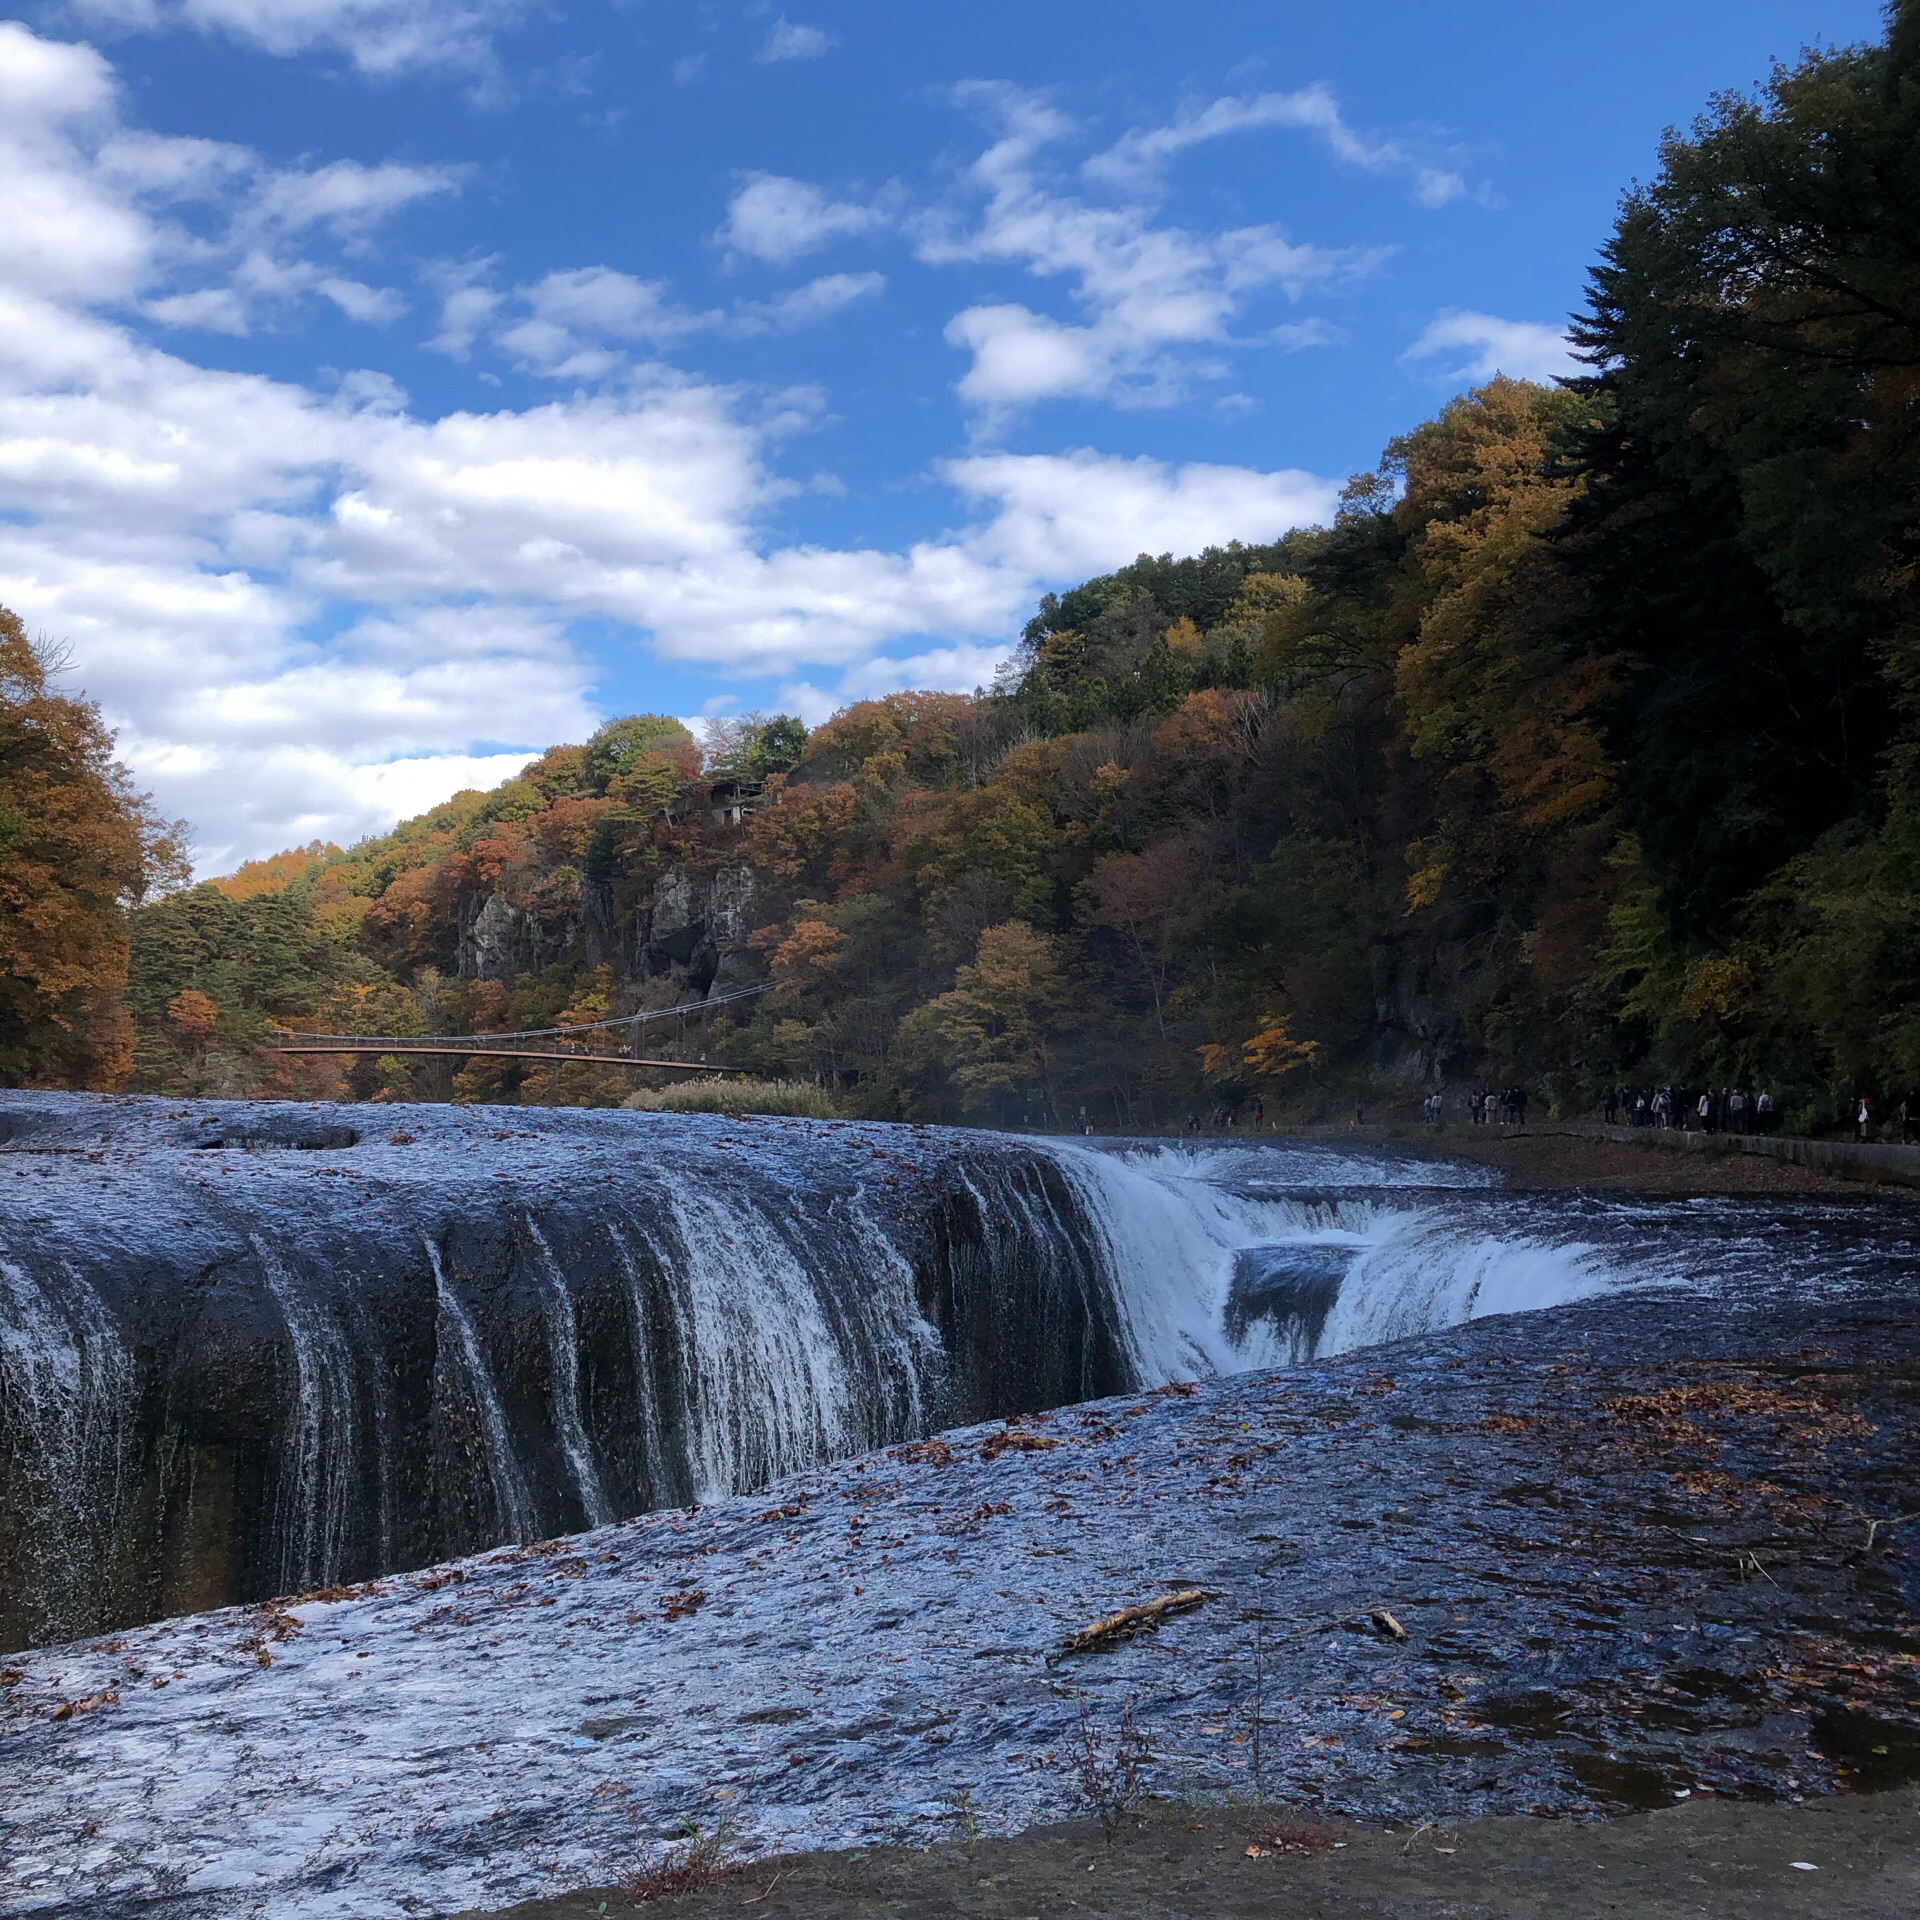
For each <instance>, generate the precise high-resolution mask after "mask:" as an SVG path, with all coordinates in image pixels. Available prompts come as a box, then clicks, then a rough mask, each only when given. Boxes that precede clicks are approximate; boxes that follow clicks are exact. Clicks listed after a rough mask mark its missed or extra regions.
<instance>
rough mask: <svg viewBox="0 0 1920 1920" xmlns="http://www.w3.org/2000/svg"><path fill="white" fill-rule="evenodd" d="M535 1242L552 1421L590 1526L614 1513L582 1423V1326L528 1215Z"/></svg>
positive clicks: (556, 1266) (547, 1248) (603, 1522)
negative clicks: (542, 1296)
mask: <svg viewBox="0 0 1920 1920" xmlns="http://www.w3.org/2000/svg"><path fill="white" fill-rule="evenodd" d="M522 1224H523V1225H524V1226H525V1228H526V1233H527V1238H528V1240H529V1241H530V1242H531V1243H532V1245H533V1250H534V1265H535V1266H536V1267H538V1269H539V1270H540V1277H541V1279H542V1280H543V1281H545V1283H546V1317H547V1353H548V1356H549V1358H550V1360H551V1362H552V1367H553V1373H552V1379H553V1387H552V1396H553V1424H554V1427H555V1430H556V1431H557V1432H558V1434H559V1436H560V1447H561V1451H562V1452H564V1453H565V1454H566V1456H567V1465H568V1466H569V1467H570V1468H571V1469H572V1470H573V1484H574V1488H575V1490H576V1491H577V1492H578V1493H579V1495H580V1505H581V1508H582V1510H583V1511H584V1512H585V1514H586V1516H587V1524H588V1526H590V1527H604V1526H605V1525H606V1524H607V1523H608V1522H609V1521H610V1520H612V1519H613V1518H614V1517H615V1515H614V1509H613V1503H612V1501H610V1500H609V1499H608V1498H607V1495H606V1489H605V1488H604V1487H603V1486H602V1485H601V1484H600V1470H599V1468H598V1467H596V1466H595V1465H594V1463H593V1443H592V1442H591V1441H590V1440H589V1439H588V1438H587V1430H586V1428H585V1427H584V1426H583V1425H582V1424H581V1421H580V1327H579V1323H578V1321H577V1319H576V1318H575V1315H574V1311H573V1295H572V1294H570V1293H569V1292H568V1291H567V1278H566V1275H565V1274H563V1273H562V1272H561V1271H560V1263H559V1261H557V1260H556V1259H555V1258H554V1257H553V1249H552V1248H551V1247H550V1246H549V1245H548V1244H547V1237H546V1235H545V1234H543V1233H542V1232H541V1231H540V1229H539V1228H538V1227H537V1226H536V1225H535V1224H534V1222H533V1220H532V1218H531V1217H529V1218H528V1219H526V1220H525V1221H524V1222H523V1223H522Z"/></svg>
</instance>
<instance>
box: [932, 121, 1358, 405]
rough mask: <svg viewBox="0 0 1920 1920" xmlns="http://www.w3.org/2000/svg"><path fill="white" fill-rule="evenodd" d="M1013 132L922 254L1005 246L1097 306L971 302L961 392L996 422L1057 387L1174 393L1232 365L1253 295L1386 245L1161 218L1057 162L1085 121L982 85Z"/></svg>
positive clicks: (1130, 396)
mask: <svg viewBox="0 0 1920 1920" xmlns="http://www.w3.org/2000/svg"><path fill="white" fill-rule="evenodd" d="M963 97H965V98H968V99H970V100H973V101H975V102H978V103H981V104H984V105H985V106H986V107H987V108H988V109H989V110H990V111H991V112H992V113H993V115H994V116H995V117H996V118H997V119H998V120H999V122H1000V137H999V138H998V139H997V140H996V141H995V142H994V143H993V144H992V145H991V146H990V147H989V148H988V149H987V150H986V152H985V153H983V154H982V155H981V157H980V158H979V159H978V160H977V161H976V162H975V163H974V164H973V166H972V168H971V169H970V170H969V176H968V177H969V179H970V181H971V183H972V184H973V185H974V187H975V188H976V189H978V190H980V191H981V192H983V193H984V194H985V196H986V204H985V207H984V209H983V211H982V212H981V214H980V217H979V219H978V220H977V222H975V223H972V224H970V225H968V226H957V225H956V224H955V223H954V222H952V221H951V220H948V221H946V222H940V223H928V224H927V225H926V227H925V229H924V231H923V235H922V239H921V242H920V255H921V258H922V259H924V260H926V261H928V262H930V263H933V264H943V263H950V262H973V261H992V260H1004V261H1011V262H1015V263H1017V264H1020V265H1023V266H1024V267H1025V268H1026V269H1027V270H1028V272H1029V273H1031V274H1032V275H1034V276H1035V277H1036V278H1039V279H1043V280H1045V279H1053V278H1064V279H1066V280H1068V281H1069V282H1070V283H1071V292H1072V295H1073V298H1074V299H1075V300H1076V302H1077V303H1078V304H1079V306H1080V307H1081V308H1082V310H1083V311H1084V312H1085V313H1086V315H1087V318H1086V319H1084V320H1082V321H1077V322H1075V321H1063V320H1059V319H1055V318H1052V317H1050V316H1047V315H1045V314H1041V313H1037V312H1035V311H1033V310H1032V309H1031V308H1029V307H1027V306H1024V305H1022V304H1019V303H1017V302H1008V301H1000V302H995V303H992V304H988V305H981V306H976V307H969V308H967V309H966V310H965V311H963V312H961V313H959V314H957V315H955V317H954V318H953V320H952V321H950V322H949V324H948V327H947V338H948V339H949V340H950V341H951V342H952V343H953V344H954V345H956V346H960V347H964V348H966V349H967V351H968V352H969V353H970V354H971V356H972V364H971V365H970V367H969V368H968V370H967V372H966V374H965V375H964V376H963V377H962V379H961V381H960V393H961V396H962V398H963V399H965V400H966V401H967V402H968V403H969V404H970V405H971V406H973V407H975V408H977V409H979V410H980V411H981V413H982V414H983V416H984V417H985V421H986V423H987V425H988V426H989V427H991V426H994V425H997V424H998V423H999V422H1001V421H1002V420H1004V419H1005V418H1006V417H1007V416H1009V415H1010V414H1012V413H1014V412H1016V411H1018V410H1019V409H1021V408H1024V407H1028V406H1031V405H1032V404H1034V403H1035V402H1036V401H1039V400H1043V399H1051V398H1069V397H1073V398H1082V399H1104V400H1108V401H1112V402H1116V403H1120V404H1133V405H1153V404H1166V403H1169V402H1171V401H1173V400H1176V399H1178V398H1180V397H1182V396H1183V395H1184V394H1185V392H1186V391H1187V390H1188V388H1189V386H1190V385H1191V383H1192V382H1193V381H1194V380H1195V379H1199V378H1208V377H1212V376H1213V375H1215V374H1217V373H1218V372H1219V371H1221V370H1223V366H1224V363H1223V361H1222V359H1221V357H1220V356H1221V354H1222V352H1223V351H1224V350H1226V349H1228V348H1230V347H1232V346H1233V345H1235V344H1236V343H1235V342H1234V341H1233V339H1232V336H1231V333H1230V325H1231V323H1232V322H1233V321H1234V320H1235V319H1236V318H1237V317H1238V315H1239V313H1240V311H1241V309H1242V307H1243V306H1244V304H1245V299H1246V296H1247V295H1249V294H1250V293H1252V292H1253V291H1254V290H1256V289H1259V288H1264V287H1277V288H1278V289H1279V290H1280V291H1281V292H1282V293H1283V294H1284V295H1285V296H1286V297H1287V298H1288V299H1290V300H1296V301H1297V300H1299V299H1301V298H1302V297H1304V296H1305V295H1306V294H1307V293H1309V292H1311V291H1328V290H1332V289H1336V288H1339V287H1343V286H1346V285H1349V284H1351V283H1352V282H1354V281H1355V280H1357V279H1360V278H1362V277H1364V276H1365V275H1367V274H1369V273H1371V272H1373V271H1374V270H1375V269H1377V267H1378V266H1379V265H1380V264H1381V262H1382V261H1383V260H1384V258H1385V254H1384V253H1383V252H1382V251H1380V250H1377V249H1374V250H1369V249H1360V248H1342V249H1328V248H1321V247H1314V246H1307V245H1301V244H1298V243H1295V242H1293V241H1290V240H1288V239H1287V238H1286V236H1285V235H1284V234H1282V233H1281V232H1280V231H1279V230H1278V229H1277V228H1274V227H1271V226H1260V227H1242V228H1238V229H1235V230H1233V231H1231V232H1226V233H1218V234H1203V233H1196V232H1192V231H1189V230H1187V229H1185V228H1180V227H1170V226H1160V225H1156V224H1155V222H1154V220H1153V218H1152V215H1151V214H1150V212H1149V211H1148V210H1147V209H1146V208H1145V207H1144V206H1143V205H1142V204H1140V203H1139V202H1138V201H1129V202H1126V203H1124V204H1121V205H1118V206H1101V205H1096V204H1093V203H1090V202H1088V201H1086V200H1084V199H1082V198H1079V197H1078V196H1076V195H1074V194H1071V193H1068V192H1066V191H1064V190H1062V189H1061V188H1060V187H1058V186H1057V185H1055V184H1054V183H1053V182H1052V181H1051V180H1050V179H1049V178H1048V177H1047V175H1046V172H1045V157H1046V153H1047V150H1048V149H1049V148H1050V147H1052V146H1054V145H1055V144H1056V143H1058V142H1060V141H1061V140H1063V139H1064V138H1066V137H1067V136H1068V135H1069V134H1070V133H1071V132H1072V131H1073V126H1072V123H1071V122H1070V121H1068V120H1067V119H1066V118H1065V116H1063V115H1061V114H1060V113H1058V112H1057V111H1056V110H1055V109H1054V108H1052V107H1051V106H1050V105H1049V104H1048V103H1047V102H1045V101H1043V100H1040V99H1038V98H1036V97H1035V96H1033V95H1031V94H1025V93H1021V92H1019V91H1018V90H1016V89H1012V88H1005V87H998V88H987V87H982V86H975V87H971V88H969V89H967V90H966V92H965V95H964V96H963Z"/></svg>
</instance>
